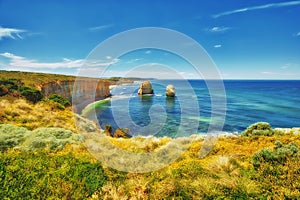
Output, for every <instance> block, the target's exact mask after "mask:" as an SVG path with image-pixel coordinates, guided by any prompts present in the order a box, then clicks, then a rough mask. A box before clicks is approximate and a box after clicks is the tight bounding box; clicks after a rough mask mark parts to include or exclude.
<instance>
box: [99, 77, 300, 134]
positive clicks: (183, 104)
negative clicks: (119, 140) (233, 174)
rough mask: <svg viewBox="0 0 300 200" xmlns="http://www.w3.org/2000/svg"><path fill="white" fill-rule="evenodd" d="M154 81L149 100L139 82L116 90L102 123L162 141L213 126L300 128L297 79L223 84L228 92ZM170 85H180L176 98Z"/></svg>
mask: <svg viewBox="0 0 300 200" xmlns="http://www.w3.org/2000/svg"><path fill="white" fill-rule="evenodd" d="M151 83H152V87H153V90H154V95H150V96H142V97H141V96H138V95H137V91H138V88H139V84H140V83H139V82H135V83H133V84H127V85H118V86H116V87H115V88H113V89H112V91H111V93H112V99H111V101H108V102H104V103H103V104H101V106H99V107H98V108H97V110H96V113H97V117H98V121H99V125H100V126H101V127H103V128H104V127H105V126H106V125H107V124H109V125H111V126H112V127H113V129H116V128H129V130H130V134H131V135H133V136H136V135H144V136H145V135H155V136H160V137H161V136H169V137H179V136H189V135H192V134H196V133H198V134H206V133H207V132H208V131H213V130H214V128H212V129H210V128H211V127H215V130H216V131H219V132H226V133H241V132H242V131H243V130H245V129H246V128H247V127H248V126H249V125H251V124H253V123H256V122H268V123H270V124H271V126H272V127H273V128H277V127H280V128H292V127H300V81H298V80H289V81H285V80H224V81H223V85H224V92H225V93H222V92H220V91H222V88H221V89H220V91H219V90H218V88H214V87H213V88H211V87H208V86H210V84H207V82H205V81H203V80H188V81H186V80H151ZM168 84H173V85H174V86H175V88H176V97H175V98H168V97H166V96H165V88H166V86H167V85H168ZM219 93H220V94H219ZM212 97H214V98H216V99H214V100H213V99H212ZM212 102H214V104H212ZM219 102H220V103H219ZM223 105H224V106H225V107H224V106H223ZM218 106H221V107H222V108H218ZM212 108H217V109H216V110H212ZM218 109H219V110H218ZM219 111H220V112H219ZM214 112H215V113H217V114H216V115H214ZM218 112H219V113H218ZM215 116H217V117H215ZM209 127H210V128H209Z"/></svg>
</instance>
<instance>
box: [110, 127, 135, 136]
mask: <svg viewBox="0 0 300 200" xmlns="http://www.w3.org/2000/svg"><path fill="white" fill-rule="evenodd" d="M129 132H130V130H129V129H128V128H118V129H117V130H116V131H115V133H114V138H130V137H131V136H130V135H129Z"/></svg>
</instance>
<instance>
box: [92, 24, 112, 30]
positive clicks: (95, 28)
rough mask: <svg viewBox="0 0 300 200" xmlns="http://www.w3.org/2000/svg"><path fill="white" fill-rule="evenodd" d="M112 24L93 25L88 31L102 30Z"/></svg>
mask: <svg viewBox="0 0 300 200" xmlns="http://www.w3.org/2000/svg"><path fill="white" fill-rule="evenodd" d="M112 26H113V25H112V24H107V25H101V26H94V27H91V28H89V30H90V31H102V30H106V29H108V28H111V27H112Z"/></svg>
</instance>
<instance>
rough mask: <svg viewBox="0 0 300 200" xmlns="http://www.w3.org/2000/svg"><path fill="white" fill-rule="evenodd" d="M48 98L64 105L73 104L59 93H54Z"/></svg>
mask: <svg viewBox="0 0 300 200" xmlns="http://www.w3.org/2000/svg"><path fill="white" fill-rule="evenodd" d="M48 99H49V100H51V101H54V102H57V103H59V104H61V105H63V106H64V107H66V106H70V105H71V103H70V101H69V100H67V99H65V98H63V97H62V96H60V95H59V94H52V95H51V96H50V97H49V98H48Z"/></svg>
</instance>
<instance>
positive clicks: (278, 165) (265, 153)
mask: <svg viewBox="0 0 300 200" xmlns="http://www.w3.org/2000/svg"><path fill="white" fill-rule="evenodd" d="M299 163H300V155H299V149H298V146H297V145H296V143H294V142H291V143H289V144H287V145H283V144H282V143H281V142H279V141H276V142H275V147H274V149H273V150H271V149H263V150H261V151H259V152H257V153H255V154H254V155H253V158H252V164H253V166H254V169H255V172H256V173H255V174H253V175H252V176H251V179H253V180H256V181H257V182H259V183H260V186H259V188H258V191H260V193H261V196H262V197H261V198H263V199H299V196H300V192H299V188H300V179H299V173H300V167H299V166H300V165H299Z"/></svg>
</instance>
